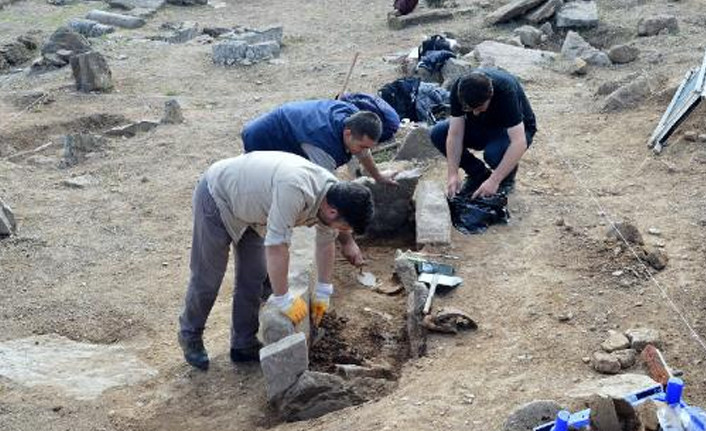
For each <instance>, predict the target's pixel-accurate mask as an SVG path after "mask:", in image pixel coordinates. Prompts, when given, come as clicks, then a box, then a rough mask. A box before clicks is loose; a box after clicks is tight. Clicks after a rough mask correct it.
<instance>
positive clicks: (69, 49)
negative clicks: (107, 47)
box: [32, 27, 92, 73]
mask: <svg viewBox="0 0 706 431" xmlns="http://www.w3.org/2000/svg"><path fill="white" fill-rule="evenodd" d="M91 49H92V48H91V44H90V43H89V42H88V40H86V38H85V37H83V36H82V35H80V34H79V33H77V32H75V31H73V30H71V29H70V28H69V27H59V28H58V29H57V30H56V31H55V32H54V33H53V34H52V35H51V36H50V37H49V39H48V40H47V41H46V42H45V43H44V45H42V56H41V57H40V58H38V59H37V60H35V61H34V62H33V63H32V72H33V73H41V72H47V71H51V70H55V69H59V68H62V67H64V66H66V65H68V64H69V61H70V59H71V57H72V56H73V55H76V54H83V53H86V52H89V51H91Z"/></svg>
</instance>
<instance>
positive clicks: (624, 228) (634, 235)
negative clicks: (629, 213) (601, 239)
mask: <svg viewBox="0 0 706 431" xmlns="http://www.w3.org/2000/svg"><path fill="white" fill-rule="evenodd" d="M606 238H607V239H608V240H609V241H613V242H622V240H623V239H625V241H627V242H628V243H630V244H637V245H642V244H644V243H645V242H644V241H643V239H642V234H641V233H640V231H639V230H638V229H637V227H636V226H635V225H634V224H633V223H632V222H630V221H628V220H625V221H622V222H618V223H615V228H613V226H611V227H609V228H608V232H606Z"/></svg>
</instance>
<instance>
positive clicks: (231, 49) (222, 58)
mask: <svg viewBox="0 0 706 431" xmlns="http://www.w3.org/2000/svg"><path fill="white" fill-rule="evenodd" d="M279 53H280V45H279V44H278V43H277V42H274V41H268V42H262V43H256V44H254V45H250V44H248V43H247V42H244V41H242V40H226V41H224V42H221V43H218V44H216V45H213V62H214V63H215V64H220V65H222V66H232V65H235V64H243V65H248V64H252V63H256V62H258V61H263V60H268V59H271V58H276V57H279Z"/></svg>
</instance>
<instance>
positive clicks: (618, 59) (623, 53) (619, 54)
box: [608, 45, 640, 64]
mask: <svg viewBox="0 0 706 431" xmlns="http://www.w3.org/2000/svg"><path fill="white" fill-rule="evenodd" d="M639 54H640V50H639V49H638V48H637V47H634V46H631V45H615V46H612V47H611V48H610V49H609V50H608V58H610V60H611V61H612V62H613V63H617V64H624V63H630V62H632V61H635V60H636V59H637V56H638V55H639Z"/></svg>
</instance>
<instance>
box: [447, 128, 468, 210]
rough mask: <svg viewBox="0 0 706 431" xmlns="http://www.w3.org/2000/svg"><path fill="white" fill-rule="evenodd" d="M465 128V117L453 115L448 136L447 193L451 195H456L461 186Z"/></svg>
mask: <svg viewBox="0 0 706 431" xmlns="http://www.w3.org/2000/svg"><path fill="white" fill-rule="evenodd" d="M465 130H466V119H465V118H464V117H451V119H450V120H449V133H448V135H447V136H446V167H447V177H446V194H447V196H449V197H454V196H455V195H456V193H458V191H459V189H460V188H461V185H460V183H459V179H458V168H459V165H460V164H461V154H462V151H463V134H464V133H465Z"/></svg>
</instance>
